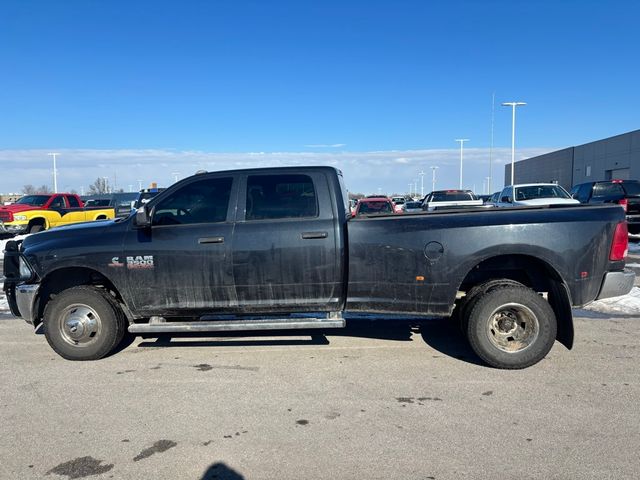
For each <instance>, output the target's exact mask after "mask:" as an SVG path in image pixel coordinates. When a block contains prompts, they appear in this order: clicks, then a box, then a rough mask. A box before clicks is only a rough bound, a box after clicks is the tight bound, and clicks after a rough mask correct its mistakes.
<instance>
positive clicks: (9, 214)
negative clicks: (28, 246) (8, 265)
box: [0, 193, 115, 234]
mask: <svg viewBox="0 0 640 480" xmlns="http://www.w3.org/2000/svg"><path fill="white" fill-rule="evenodd" d="M114 216H115V211H114V209H113V208H103V207H95V208H92V207H85V206H84V204H83V203H82V200H81V199H80V197H79V196H78V195H75V194H72V193H53V194H36V195H25V196H24V197H22V198H21V199H20V200H18V201H17V202H15V203H13V204H11V205H5V206H2V207H0V233H11V234H20V233H34V232H39V231H41V230H47V229H48V228H52V227H58V226H60V225H68V224H70V223H78V222H88V221H93V220H107V219H110V218H114Z"/></svg>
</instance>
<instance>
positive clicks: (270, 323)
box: [129, 318, 345, 333]
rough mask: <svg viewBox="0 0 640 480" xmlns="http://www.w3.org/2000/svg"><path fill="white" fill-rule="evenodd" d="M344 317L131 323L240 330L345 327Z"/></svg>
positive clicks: (142, 329)
mask: <svg viewBox="0 0 640 480" xmlns="http://www.w3.org/2000/svg"><path fill="white" fill-rule="evenodd" d="M344 326H345V320H344V318H275V319H266V320H264V319H263V320H257V319H256V320H254V319H252V320H216V321H209V320H203V321H199V322H151V323H134V324H131V325H129V332H131V333H180V332H240V331H251V330H253V331H259V330H300V329H307V328H344Z"/></svg>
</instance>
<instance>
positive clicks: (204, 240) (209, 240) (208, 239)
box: [198, 237, 224, 245]
mask: <svg viewBox="0 0 640 480" xmlns="http://www.w3.org/2000/svg"><path fill="white" fill-rule="evenodd" d="M198 243H199V244H200V245H202V244H203V243H224V237H202V238H199V239H198Z"/></svg>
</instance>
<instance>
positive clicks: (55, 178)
mask: <svg viewBox="0 0 640 480" xmlns="http://www.w3.org/2000/svg"><path fill="white" fill-rule="evenodd" d="M47 155H49V156H50V157H53V193H58V171H57V170H56V157H57V156H58V155H60V154H59V153H53V152H50V153H47Z"/></svg>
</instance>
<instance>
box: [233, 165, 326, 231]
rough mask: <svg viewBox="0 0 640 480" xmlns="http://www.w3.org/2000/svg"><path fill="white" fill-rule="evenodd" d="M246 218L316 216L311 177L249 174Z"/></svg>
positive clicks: (316, 207)
mask: <svg viewBox="0 0 640 480" xmlns="http://www.w3.org/2000/svg"><path fill="white" fill-rule="evenodd" d="M246 202H247V203H246V215H245V218H246V220H270V219H279V218H310V217H317V216H318V202H317V196H316V191H315V188H314V185H313V180H312V179H311V177H309V176H308V175H300V174H290V175H250V176H249V177H248V178H247V199H246Z"/></svg>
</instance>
